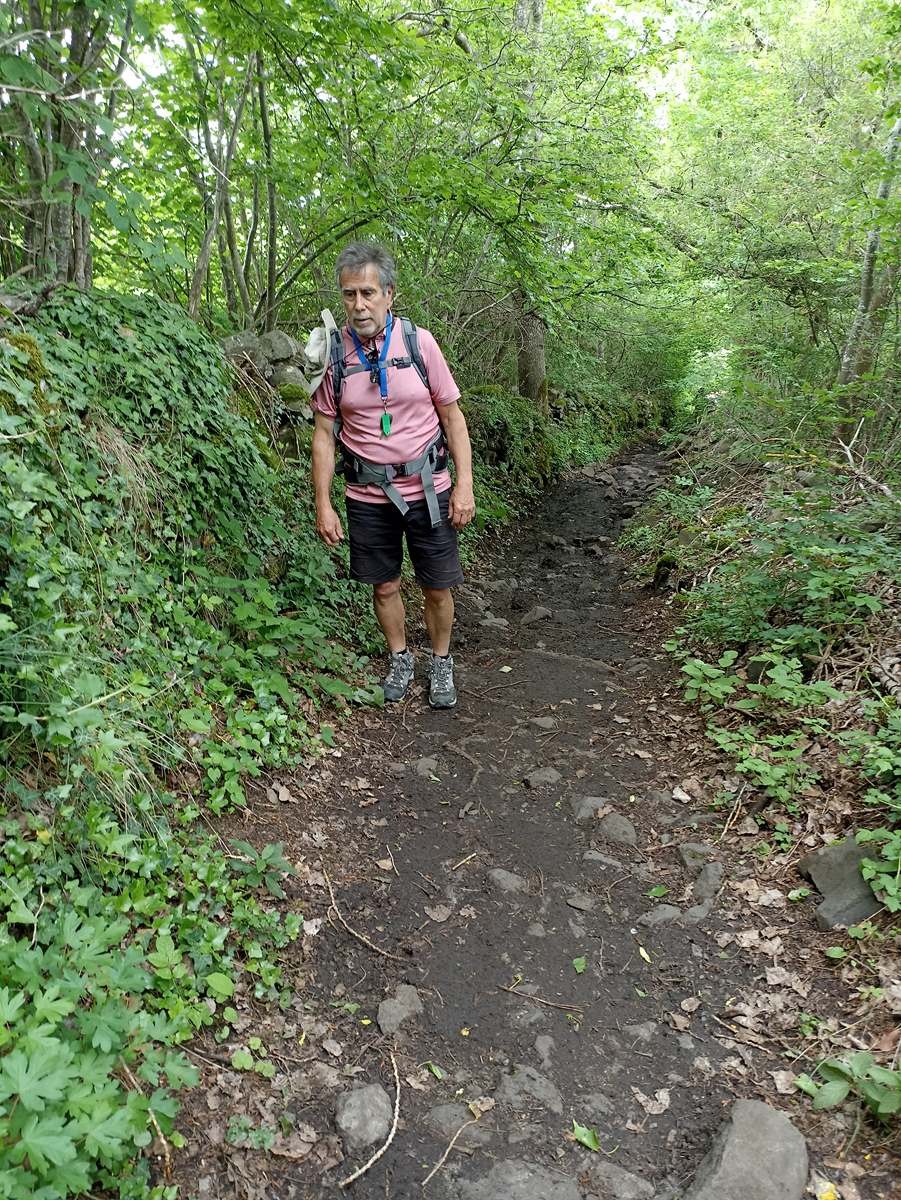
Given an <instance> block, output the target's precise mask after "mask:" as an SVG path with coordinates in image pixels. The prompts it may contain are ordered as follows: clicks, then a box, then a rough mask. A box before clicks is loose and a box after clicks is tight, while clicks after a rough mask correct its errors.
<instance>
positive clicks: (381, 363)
mask: <svg viewBox="0 0 901 1200" xmlns="http://www.w3.org/2000/svg"><path fill="white" fill-rule="evenodd" d="M393 324H394V320H393V318H392V316H391V313H390V312H389V313H388V319H387V321H386V322H385V343H384V345H383V346H382V352H381V354H380V355H379V358H378V362H377V363H374V362H372V361H370V359H368V358H367V357H366V351H365V350H364V349H363V343H362V342H361V341H360V339H359V338H358V337H357V331H356V330H355V329H354V328H353V326H351V328H350V336H351V337H352V338H353V343H354V348H355V349H356V352H357V358H358V359H359V360H360V362H361V364H362V365H363V366H364V367H365V368H366V370H367V371H368V372H369V377H370V379H371V380H372V382H373V383H375V382H376V374H377V375H378V385H379V395H380V396H381V398H382V405H383V406H384V408H385V411H386V412H387V411H388V367H387V365H386V364H387V361H388V350H389V348H390V346H391V326H392V325H393Z"/></svg>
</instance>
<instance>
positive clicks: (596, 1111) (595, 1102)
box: [573, 1092, 616, 1125]
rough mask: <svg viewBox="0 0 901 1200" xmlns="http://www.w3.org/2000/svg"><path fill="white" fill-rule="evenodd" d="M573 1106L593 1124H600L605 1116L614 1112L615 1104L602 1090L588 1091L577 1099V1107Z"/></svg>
mask: <svg viewBox="0 0 901 1200" xmlns="http://www.w3.org/2000/svg"><path fill="white" fill-rule="evenodd" d="M573 1107H574V1111H578V1112H580V1113H583V1114H584V1115H585V1117H587V1118H588V1120H589V1121H591V1122H592V1124H595V1125H601V1124H602V1123H603V1121H604V1118H605V1117H609V1116H612V1115H613V1113H615V1112H616V1104H615V1103H614V1102H613V1101H612V1100H611V1099H610V1097H609V1096H606V1095H605V1094H604V1093H603V1092H590V1093H589V1094H588V1095H587V1096H583V1097H582V1098H581V1099H580V1100H579V1102H578V1107H576V1106H575V1105H574V1106H573Z"/></svg>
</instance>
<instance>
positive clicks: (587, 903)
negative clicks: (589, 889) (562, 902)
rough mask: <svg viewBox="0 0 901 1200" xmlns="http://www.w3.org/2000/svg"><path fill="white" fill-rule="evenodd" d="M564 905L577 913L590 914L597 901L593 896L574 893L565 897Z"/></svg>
mask: <svg viewBox="0 0 901 1200" xmlns="http://www.w3.org/2000/svg"><path fill="white" fill-rule="evenodd" d="M566 903H567V904H568V905H569V907H570V908H574V909H576V910H577V911H578V912H592V911H593V910H594V908H595V905H596V904H597V901H596V900H595V899H594V897H593V896H587V895H586V894H585V893H584V892H574V893H573V894H572V895H571V896H567V897H566Z"/></svg>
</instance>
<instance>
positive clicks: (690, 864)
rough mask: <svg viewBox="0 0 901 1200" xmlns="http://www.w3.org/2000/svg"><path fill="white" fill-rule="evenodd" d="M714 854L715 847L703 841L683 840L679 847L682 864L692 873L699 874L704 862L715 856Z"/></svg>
mask: <svg viewBox="0 0 901 1200" xmlns="http://www.w3.org/2000/svg"><path fill="white" fill-rule="evenodd" d="M714 854H715V851H714V849H713V847H712V846H705V845H704V843H703V842H683V843H682V845H681V846H680V847H679V857H680V858H681V859H682V864H683V866H684V867H685V870H686V871H688V872H689V873H690V874H692V875H697V874H698V873H699V872H700V870H701V868H702V867H703V866H704V863H705V862H707V860H708V859H710V858H713V856H714Z"/></svg>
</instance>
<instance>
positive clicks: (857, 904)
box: [798, 838, 879, 929]
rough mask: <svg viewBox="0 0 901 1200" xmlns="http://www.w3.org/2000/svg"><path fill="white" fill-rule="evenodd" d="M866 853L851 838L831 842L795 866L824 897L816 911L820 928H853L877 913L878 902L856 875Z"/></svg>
mask: <svg viewBox="0 0 901 1200" xmlns="http://www.w3.org/2000/svg"><path fill="white" fill-rule="evenodd" d="M870 853H871V851H869V850H868V849H867V848H866V846H860V845H858V844H857V842H855V840H854V838H845V840H844V841H842V842H833V843H832V845H831V846H824V847H823V848H822V849H821V850H815V851H814V852H813V854H808V855H806V856H805V857H804V858H802V859H801V861H800V862H799V863H798V870H799V871H800V872H801V874H802V875H806V876H807V878H808V879H811V880H812V881H813V884H814V887H816V889H817V891H818V892H819V893H820V894H821V895H822V896H823V897H824V899H823V902H822V904H820V906H819V907H818V908H817V924H818V925H819V927H820V929H834V928H835V927H836V926H838V925H856V924H857V923H858V922H860V921H865V920H867V918H868V917H872V916H873V914H874V913H875V912H877V911H878V909H879V901H878V900H877V899H876V897H875V896H874V895H873V890H872V888H871V887H870V885H869V884H868V883H867V881H866V880H865V879H864V877H863V876H862V875H861V873H860V861H861V859H863V858H867V857H868V856H869V855H870Z"/></svg>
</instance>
